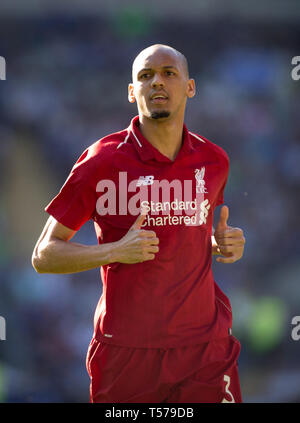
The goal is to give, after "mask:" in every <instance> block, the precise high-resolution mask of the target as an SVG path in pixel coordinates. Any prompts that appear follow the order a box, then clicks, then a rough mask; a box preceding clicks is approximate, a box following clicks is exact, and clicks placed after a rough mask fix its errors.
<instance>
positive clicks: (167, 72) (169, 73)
mask: <svg viewBox="0 0 300 423" xmlns="http://www.w3.org/2000/svg"><path fill="white" fill-rule="evenodd" d="M166 74H167V75H168V76H173V75H175V72H172V71H166Z"/></svg>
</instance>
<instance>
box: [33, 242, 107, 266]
mask: <svg viewBox="0 0 300 423" xmlns="http://www.w3.org/2000/svg"><path fill="white" fill-rule="evenodd" d="M114 244H115V243H107V244H102V245H91V246H88V245H82V244H78V243H73V242H67V241H63V240H60V239H53V240H50V241H48V242H47V244H44V245H40V247H39V248H38V249H37V250H36V251H35V252H34V254H33V256H32V265H33V267H34V268H35V270H36V271H37V272H38V273H77V272H83V271H85V270H91V269H95V268H97V267H100V266H103V265H105V264H109V263H111V262H112V261H115V256H114V252H115V248H114V247H115V246H114Z"/></svg>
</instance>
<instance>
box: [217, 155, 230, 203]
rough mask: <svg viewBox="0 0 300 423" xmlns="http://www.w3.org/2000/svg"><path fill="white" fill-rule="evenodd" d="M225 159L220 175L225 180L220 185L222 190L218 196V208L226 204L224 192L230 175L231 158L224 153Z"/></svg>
mask: <svg viewBox="0 0 300 423" xmlns="http://www.w3.org/2000/svg"><path fill="white" fill-rule="evenodd" d="M224 158H225V160H222V167H221V172H220V174H221V175H223V178H222V180H221V183H220V189H219V192H218V195H217V201H216V206H220V205H221V204H224V191H225V187H226V184H227V180H228V174H229V158H228V156H227V154H226V153H225V152H224Z"/></svg>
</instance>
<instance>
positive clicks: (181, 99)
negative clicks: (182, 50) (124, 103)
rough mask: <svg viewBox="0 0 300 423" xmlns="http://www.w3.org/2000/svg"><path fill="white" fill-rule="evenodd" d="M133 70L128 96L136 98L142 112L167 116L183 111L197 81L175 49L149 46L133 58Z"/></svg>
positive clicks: (143, 113)
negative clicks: (190, 74)
mask: <svg viewBox="0 0 300 423" xmlns="http://www.w3.org/2000/svg"><path fill="white" fill-rule="evenodd" d="M132 72H133V75H132V78H133V82H132V83H131V84H129V93H128V99H129V101H130V102H132V103H133V102H135V101H136V102H137V107H138V111H139V114H140V115H143V116H145V117H147V118H151V119H164V120H165V119H166V118H169V117H170V118H171V117H174V116H177V115H178V113H183V114H184V110H185V104H186V100H187V97H193V96H194V94H195V83H194V80H192V79H189V77H188V72H187V69H186V66H185V63H184V60H183V58H182V57H181V56H180V55H178V54H177V53H176V51H174V50H172V49H167V48H161V47H160V48H150V49H147V50H145V51H144V52H143V53H142V54H140V55H139V56H138V57H137V59H136V60H135V61H134V64H133V71H132Z"/></svg>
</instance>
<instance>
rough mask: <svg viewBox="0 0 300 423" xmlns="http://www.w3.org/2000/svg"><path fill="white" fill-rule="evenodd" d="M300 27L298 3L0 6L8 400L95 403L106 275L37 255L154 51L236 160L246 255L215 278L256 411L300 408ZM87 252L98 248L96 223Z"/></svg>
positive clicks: (189, 118) (236, 222)
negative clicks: (89, 359) (57, 207)
mask: <svg viewBox="0 0 300 423" xmlns="http://www.w3.org/2000/svg"><path fill="white" fill-rule="evenodd" d="M299 21H300V4H299V1H297V0H281V1H279V0H271V1H268V0H260V1H256V2H244V1H238V0H236V1H234V0H226V2H224V1H221V0H214V1H213V0H197V1H196V0H195V1H192V0H186V1H185V2H182V1H180V0H173V1H171V0H165V1H163V2H162V1H159V0H152V1H151V2H140V1H122V0H118V1H117V0H115V1H112V0H111V1H110V2H107V1H104V0H103V1H102V0H98V1H96V0H85V1H84V2H82V1H79V0H78V1H77V0H73V1H72V2H71V1H67V0H59V1H58V0H55V1H54V0H51V1H46V0H43V1H39V2H36V1H34V0H27V1H26V2H23V1H21V0H20V1H16V0H10V1H3V0H2V1H1V3H0V56H2V57H4V58H5V60H6V80H2V81H0V316H2V317H4V318H5V321H6V340H1V341H0V402H88V401H89V378H88V375H87V372H86V369H85V356H86V351H87V347H88V344H89V342H90V339H91V336H92V330H93V329H92V321H93V314H94V310H95V307H96V304H97V301H98V298H99V296H100V295H101V287H102V285H101V280H100V276H99V271H98V270H93V271H89V272H85V273H80V274H74V275H45V274H42V275H39V274H37V273H36V272H35V271H34V269H33V268H32V266H31V254H32V250H33V248H34V245H35V243H36V241H37V238H38V237H39V235H40V233H41V230H42V228H43V226H44V224H45V222H46V220H47V217H48V216H47V214H46V213H45V212H44V207H45V206H46V205H47V204H48V203H49V202H50V200H51V199H52V198H53V197H54V196H55V195H56V194H57V192H58V190H59V189H60V187H61V186H62V184H63V183H64V181H65V179H66V177H67V175H68V173H69V171H70V169H71V167H72V165H73V164H74V162H75V161H76V160H77V158H78V157H79V155H80V154H81V153H82V151H83V150H84V149H85V148H86V147H88V146H89V145H90V144H92V143H93V142H94V141H96V140H97V139H99V138H101V137H103V136H105V135H107V134H108V133H111V132H114V131H118V130H121V129H124V128H126V127H127V126H128V124H129V121H130V119H131V118H132V117H133V116H135V115H136V114H137V110H136V106H135V105H130V104H129V103H128V101H127V84H128V82H130V80H131V63H132V60H133V59H134V57H135V56H136V55H137V53H138V52H139V51H140V50H141V49H143V48H145V47H147V46H149V45H151V44H153V43H164V44H169V45H171V46H173V47H175V48H177V49H178V50H180V51H182V52H183V53H184V54H185V55H186V57H187V59H188V61H189V64H190V73H191V76H192V77H194V78H195V80H196V85H197V95H196V97H194V98H193V99H192V100H190V101H189V103H188V109H187V114H186V124H187V125H188V127H189V129H190V130H192V131H195V132H197V133H199V134H202V135H203V136H205V137H206V138H208V139H210V140H211V141H213V142H214V143H216V144H218V145H220V146H221V147H222V148H224V149H225V150H226V151H227V153H228V155H229V157H230V160H231V168H230V176H229V181H228V185H227V189H226V192H225V204H227V205H228V206H229V208H230V216H229V224H231V225H233V226H239V227H241V228H242V229H243V230H244V232H245V236H246V239H247V243H246V249H245V254H244V257H243V259H242V260H241V261H240V262H237V263H235V264H230V265H225V264H217V263H215V262H214V264H213V266H214V273H215V279H216V281H217V282H218V283H219V285H220V286H221V288H222V289H223V290H224V292H225V293H226V294H227V295H228V296H229V298H230V300H231V303H232V307H233V316H234V327H233V331H234V335H235V336H236V337H237V338H238V339H239V340H240V342H241V344H242V351H241V356H240V362H239V368H240V378H241V388H242V393H243V399H244V401H245V402H300V360H299V357H300V354H299V353H300V340H299V341H298V342H297V341H296V340H293V339H292V337H291V332H292V328H293V325H292V324H291V320H292V318H293V316H297V315H300V283H299V282H300V280H299V275H300V260H299V256H300V244H299V239H300V225H299V209H300V196H299V194H300V190H299V188H300V80H298V81H297V80H293V79H292V77H291V71H292V68H293V65H292V64H291V61H292V58H293V57H294V56H299V55H300V25H299ZM299 73H300V72H299ZM218 213H219V210H217V215H216V218H218ZM74 240H76V241H77V242H82V243H86V244H90V245H92V244H95V243H96V236H95V234H94V228H93V225H92V224H91V223H87V224H86V225H85V226H84V227H83V228H82V229H81V231H80V232H79V233H78V234H77V235H76V237H75V239H74ZM299 332H300V331H299Z"/></svg>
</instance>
